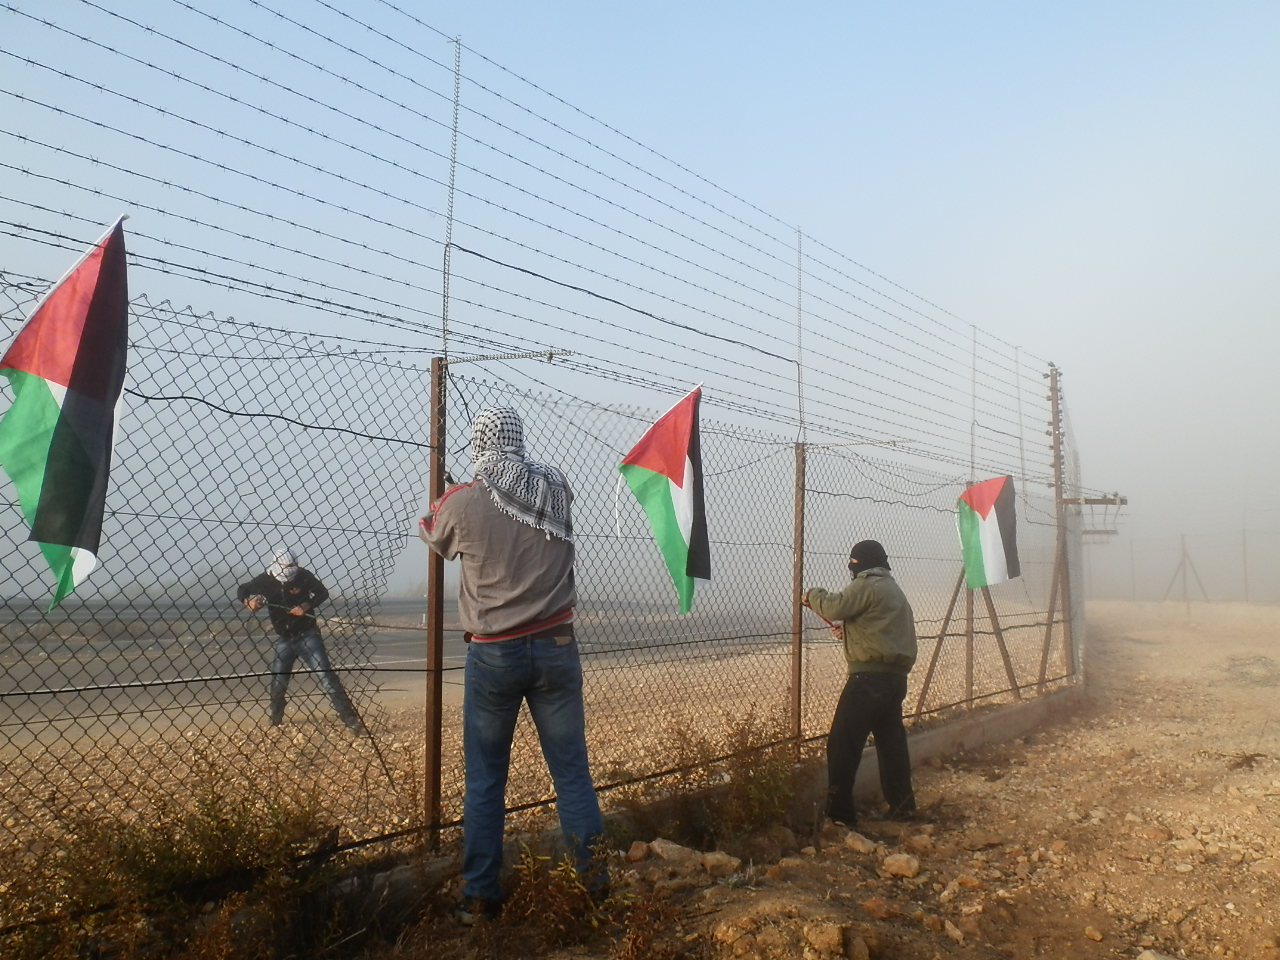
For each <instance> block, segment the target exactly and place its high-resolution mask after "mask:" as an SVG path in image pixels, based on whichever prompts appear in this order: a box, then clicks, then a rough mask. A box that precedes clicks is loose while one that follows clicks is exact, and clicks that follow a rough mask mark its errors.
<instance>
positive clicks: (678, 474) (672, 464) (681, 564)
mask: <svg viewBox="0 0 1280 960" xmlns="http://www.w3.org/2000/svg"><path fill="white" fill-rule="evenodd" d="M701 399H702V388H701V387H695V388H694V389H693V390H692V391H691V392H690V393H689V395H688V396H686V397H685V398H684V399H683V400H681V401H680V402H679V403H677V404H676V405H675V406H674V407H672V408H671V409H670V410H668V411H667V412H666V413H664V414H663V415H662V416H661V417H660V418H659V419H658V422H657V423H655V424H654V425H653V426H652V427H650V428H649V429H648V430H647V431H645V435H644V436H643V437H641V438H640V442H639V443H637V444H636V445H635V446H634V447H633V448H632V449H631V452H630V453H628V454H627V455H626V457H624V458H623V460H622V463H621V464H619V465H618V470H619V471H621V473H622V475H623V476H624V477H625V478H626V480H627V485H628V486H629V487H630V488H631V492H632V493H633V494H635V497H636V499H637V500H638V501H640V506H642V507H643V508H644V512H645V515H646V516H648V518H649V527H650V528H651V529H652V530H653V538H654V539H655V540H656V541H657V542H658V548H659V549H660V550H661V551H662V557H663V559H664V560H665V561H666V563H667V571H668V572H669V573H670V574H671V580H672V582H673V583H674V584H675V587H676V594H677V596H678V597H679V598H680V612H681V613H688V612H689V610H690V609H692V607H693V588H694V579H695V578H696V579H698V580H710V579H711V550H710V547H709V546H708V544H707V515H706V511H705V509H704V507H703V502H702V450H701V446H700V443H699V440H698V405H699V402H700V401H701Z"/></svg>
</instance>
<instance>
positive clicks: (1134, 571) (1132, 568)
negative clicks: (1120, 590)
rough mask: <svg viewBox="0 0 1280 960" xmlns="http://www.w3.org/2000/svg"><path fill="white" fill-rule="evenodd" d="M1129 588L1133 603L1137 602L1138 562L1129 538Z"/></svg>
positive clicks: (1131, 539) (1131, 540)
mask: <svg viewBox="0 0 1280 960" xmlns="http://www.w3.org/2000/svg"><path fill="white" fill-rule="evenodd" d="M1129 588H1130V590H1131V591H1132V593H1133V601H1134V603H1137V601H1138V561H1137V559H1136V557H1135V556H1134V549H1133V538H1132V537H1130V538H1129Z"/></svg>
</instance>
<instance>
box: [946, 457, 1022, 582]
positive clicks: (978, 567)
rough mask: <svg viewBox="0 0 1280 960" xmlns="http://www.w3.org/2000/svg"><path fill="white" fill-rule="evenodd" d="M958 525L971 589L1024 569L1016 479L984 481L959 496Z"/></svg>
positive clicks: (1012, 576) (1011, 577)
mask: <svg viewBox="0 0 1280 960" xmlns="http://www.w3.org/2000/svg"><path fill="white" fill-rule="evenodd" d="M956 523H957V524H958V525H959V527H960V546H961V548H962V550H963V552H964V577H965V580H966V582H967V583H968V584H969V589H970V590H977V589H978V588H979V587H989V586H991V585H993V584H996V583H1004V581H1006V580H1012V579H1013V578H1014V577H1016V576H1018V574H1019V573H1020V572H1021V570H1020V568H1019V566H1018V539H1017V527H1018V518H1017V514H1016V513H1015V511H1014V498H1013V477H994V478H992V479H991V480H983V481H982V482H981V483H975V484H974V485H973V486H971V487H969V488H968V489H967V490H965V492H964V493H962V494H960V499H959V500H957V501H956Z"/></svg>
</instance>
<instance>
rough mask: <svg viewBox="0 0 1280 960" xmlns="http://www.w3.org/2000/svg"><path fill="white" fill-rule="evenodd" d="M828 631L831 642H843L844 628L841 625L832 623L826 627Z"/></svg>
mask: <svg viewBox="0 0 1280 960" xmlns="http://www.w3.org/2000/svg"><path fill="white" fill-rule="evenodd" d="M828 629H829V630H830V631H831V639H833V640H841V641H843V640H844V626H843V624H839V623H833V624H831V625H830V626H829V627H828Z"/></svg>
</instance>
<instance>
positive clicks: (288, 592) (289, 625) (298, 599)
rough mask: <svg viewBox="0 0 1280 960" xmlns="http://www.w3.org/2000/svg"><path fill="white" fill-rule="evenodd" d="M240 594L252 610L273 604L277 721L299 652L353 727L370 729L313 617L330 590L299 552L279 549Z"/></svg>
mask: <svg viewBox="0 0 1280 960" xmlns="http://www.w3.org/2000/svg"><path fill="white" fill-rule="evenodd" d="M236 598H237V599H238V600H239V601H240V602H241V603H243V604H244V605H245V606H246V607H248V608H249V609H250V610H253V611H257V610H261V609H262V608H263V607H266V608H267V614H268V615H269V616H270V617H271V625H272V626H273V627H275V631H276V657H275V662H273V663H272V665H271V725H272V726H273V727H278V726H279V725H280V721H281V720H283V719H284V695H285V690H287V689H288V687H289V677H290V675H291V674H292V673H293V664H294V661H296V660H297V659H298V658H299V657H301V658H302V662H303V663H305V664H306V665H307V667H308V668H309V669H310V670H311V671H312V672H313V673H314V674H315V675H316V680H318V681H319V683H320V686H321V688H322V689H323V690H324V692H325V693H327V694H328V695H329V699H330V700H331V701H332V702H333V708H334V710H336V711H337V713H338V716H339V717H340V718H341V719H342V722H343V723H345V724H346V725H347V726H348V727H349V728H350V729H351V730H352V731H354V732H356V733H364V732H365V727H364V724H363V723H362V722H361V720H360V717H359V715H358V714H357V713H356V711H355V707H353V706H352V705H351V700H350V698H348V697H347V692H346V691H345V690H344V689H343V688H342V681H341V680H339V679H338V675H337V674H336V673H334V671H333V667H332V666H331V665H330V663H329V654H328V653H327V652H326V651H325V648H324V641H323V640H321V639H320V628H319V627H318V626H317V625H316V619H315V617H314V616H313V614H314V613H315V610H316V608H317V607H318V606H320V604H322V603H324V602H325V601H326V600H328V599H329V591H328V590H326V589H325V585H324V584H323V583H321V582H320V579H319V578H318V577H317V576H316V575H315V574H314V573H312V572H311V571H310V570H307V569H306V568H304V567H300V566H298V562H297V561H296V560H295V559H294V558H293V554H292V553H291V552H290V551H288V550H285V549H280V550H277V551H276V554H275V557H274V558H273V559H272V562H271V566H269V567H268V568H267V569H266V571H265V572H263V573H260V574H258V575H257V576H256V577H254V578H253V579H252V580H250V581H249V582H248V583H242V584H240V586H239V588H238V589H237V590H236Z"/></svg>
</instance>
